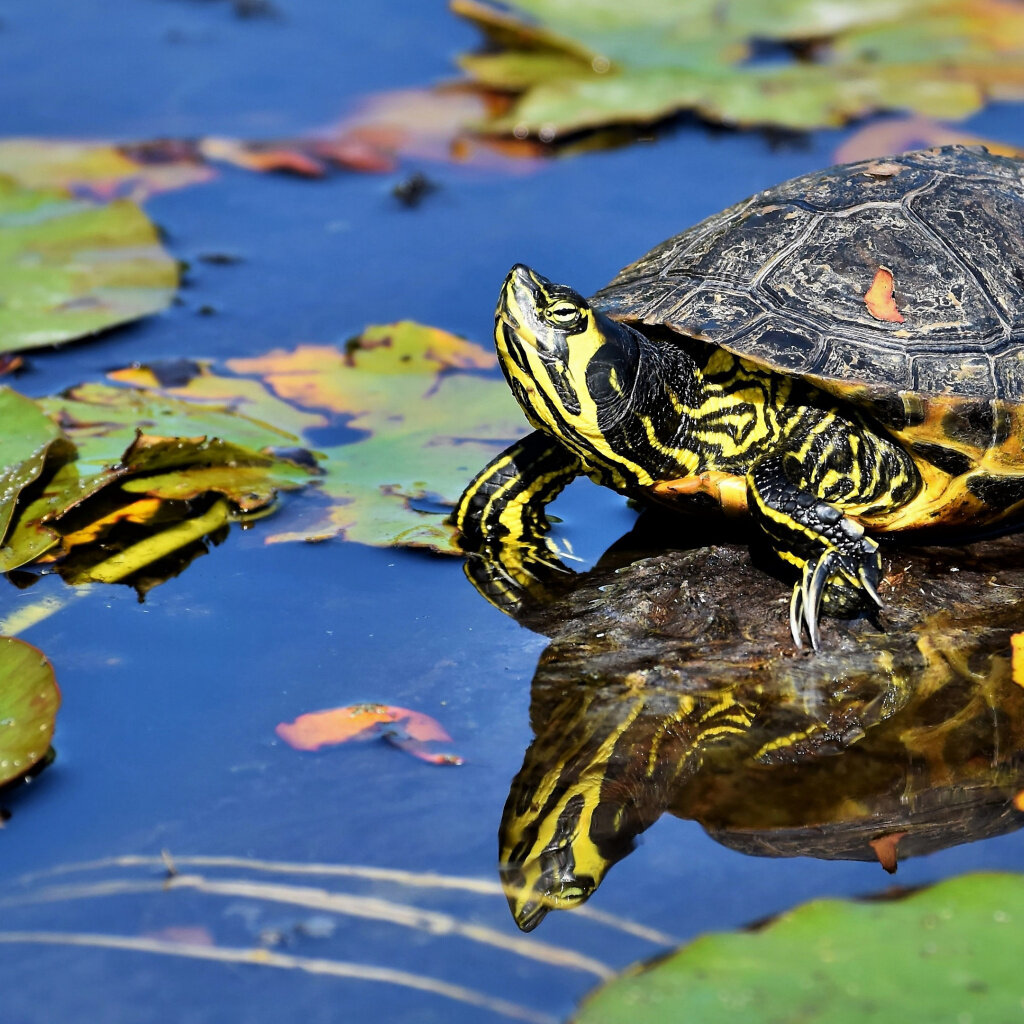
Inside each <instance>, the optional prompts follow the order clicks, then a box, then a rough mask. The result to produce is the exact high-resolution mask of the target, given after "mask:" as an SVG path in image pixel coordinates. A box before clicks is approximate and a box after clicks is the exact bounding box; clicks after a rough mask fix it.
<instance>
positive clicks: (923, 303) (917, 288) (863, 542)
mask: <svg viewBox="0 0 1024 1024" xmlns="http://www.w3.org/2000/svg"><path fill="white" fill-rule="evenodd" d="M494 337H495V343H496V345H497V350H498V357H499V361H500V363H501V367H502V370H503V371H504V373H505V376H506V378H507V380H508V383H509V386H510V387H511V389H512V392H513V394H514V395H515V397H516V398H517V400H518V401H519V403H520V405H521V406H522V408H523V410H524V412H525V413H526V417H527V419H528V420H529V422H530V425H531V426H532V427H534V431H533V433H531V434H529V435H527V436H526V437H524V438H523V439H522V440H521V441H518V442H516V443H515V444H514V445H512V446H511V447H510V448H508V449H507V450H506V451H505V452H503V453H502V454H501V455H499V456H498V458H496V459H495V460H494V461H492V462H491V463H490V465H488V466H487V467H486V468H485V469H483V470H482V471H481V472H480V473H479V474H478V475H477V477H476V478H475V479H474V480H473V481H472V482H471V483H470V484H469V486H468V487H467V489H466V491H465V493H464V494H463V496H462V498H461V500H460V502H459V505H458V508H457V509H456V512H455V522H456V524H457V525H458V527H459V529H460V531H461V533H462V536H463V546H464V548H465V550H466V551H467V552H472V553H473V556H474V557H472V558H471V559H470V561H469V562H468V563H467V570H468V571H469V574H470V577H471V579H473V581H474V582H475V583H476V585H477V586H478V588H479V589H480V590H481V591H482V592H483V593H484V594H485V596H487V597H488V598H489V599H490V600H492V601H493V602H494V603H496V604H498V605H499V607H502V608H505V609H506V610H509V611H512V612H513V613H514V611H515V606H516V605H517V603H518V602H519V601H520V600H521V598H522V595H523V592H524V591H527V590H529V589H530V588H531V587H533V586H534V585H535V584H536V583H537V582H543V579H544V577H545V575H547V574H550V572H551V571H553V568H557V566H558V556H557V552H556V551H555V550H554V548H553V546H552V545H550V544H547V543H545V541H544V538H543V534H544V526H545V519H544V509H545V507H546V505H547V504H548V503H549V502H550V501H551V500H552V499H553V498H554V497H555V496H556V495H557V494H558V492H559V491H560V490H561V489H562V488H563V487H564V486H565V485H566V483H568V482H569V481H570V480H571V479H573V478H574V477H576V476H578V475H580V474H586V475H588V476H590V477H592V478H593V479H594V480H596V481H597V482H599V483H601V484H605V485H607V486H609V487H611V488H613V489H615V490H617V491H619V492H621V493H624V494H628V495H631V496H633V497H638V498H656V499H671V497H672V496H673V495H675V494H678V493H680V492H681V493H683V494H693V493H702V494H705V495H707V496H708V497H710V498H711V499H713V500H714V501H717V502H718V503H719V504H721V505H722V506H723V507H725V508H727V509H730V508H731V509H737V510H738V509H744V510H748V511H749V515H750V518H751V519H752V521H753V522H754V524H755V525H756V527H757V529H758V530H759V531H760V534H761V536H762V538H763V539H764V540H765V541H766V542H767V543H768V544H769V545H770V547H771V548H772V550H773V551H774V552H775V554H776V555H777V556H778V558H779V559H781V560H782V562H783V563H786V564H788V566H789V567H790V569H791V570H792V571H793V573H794V574H795V575H796V576H797V577H798V578H797V581H796V583H795V584H794V587H793V591H792V598H791V601H790V614H789V621H790V627H791V630H792V635H793V640H794V641H795V643H796V644H797V646H800V645H801V643H802V637H803V635H804V634H805V633H806V635H807V637H808V638H809V639H810V642H811V645H812V646H813V647H814V648H818V647H819V623H818V619H819V613H820V612H821V611H827V612H829V613H834V614H838V615H849V614H852V613H854V612H856V611H858V610H859V609H861V608H863V607H865V606H870V603H871V602H875V603H878V602H879V601H880V598H879V594H878V586H879V581H880V579H881V575H882V563H881V559H880V557H879V551H878V543H877V541H876V540H875V539H874V536H875V535H879V534H886V533H892V532H896V531H906V530H916V529H919V528H921V527H926V526H935V525H941V526H943V527H946V528H956V529H964V528H973V527H976V526H978V525H979V524H991V523H995V522H997V521H1006V520H1008V519H1011V518H1014V519H1016V518H1019V516H1020V513H1021V511H1022V510H1024V454H1022V450H1021V446H1022V438H1024V164H1021V163H1020V162H1019V161H1015V160H1011V159H1008V158H1005V157H999V156H993V155H991V154H989V153H987V152H986V151H985V150H983V149H980V148H978V149H965V148H963V147H949V148H947V149H941V150H931V151H928V152H920V153H910V154H906V155H904V156H900V157H892V158H890V159H887V160H883V161H879V160H872V161H863V162H860V163H855V164H846V165H843V166H840V167H834V168H831V169H829V170H826V171H822V172H818V173H815V174H809V175H805V176H804V177H801V178H796V179H793V180H792V181H788V182H784V183H783V184H781V185H777V186H775V187H774V188H771V189H769V190H767V191H765V192H761V193H759V194H757V195H755V196H752V197H750V198H749V199H747V200H745V201H743V202H741V203H739V204H737V205H736V206H734V207H731V208H730V209H728V210H725V211H723V212H722V213H719V214H715V215H714V216H712V217H709V218H708V219H707V220H705V221H704V222H703V223H701V224H698V225H697V226H696V227H693V228H691V229H689V230H688V231H685V232H683V233H682V234H681V235H677V236H676V237H674V238H670V239H669V240H668V241H666V242H664V243H662V244H661V245H659V246H657V247H656V248H654V249H652V250H651V251H650V252H649V253H648V254H647V255H646V256H644V257H642V258H641V259H639V260H638V261H637V262H635V263H633V264H632V265H631V266H628V267H626V268H625V269H624V270H623V271H622V272H621V273H619V275H618V276H617V277H616V278H615V279H614V280H613V281H612V282H611V283H610V284H609V285H607V286H606V287H605V288H603V289H602V290H601V291H600V292H598V293H597V295H596V296H594V298H593V299H592V300H591V301H589V302H588V301H587V300H586V299H584V298H583V297H582V296H580V295H579V294H578V293H577V292H575V291H573V290H572V289H571V288H568V287H566V286H564V285H560V284H556V283H554V282H551V281H549V280H547V279H546V278H544V277H542V276H541V275H539V274H537V273H535V272H534V271H532V270H531V269H529V268H528V267H525V266H522V265H519V266H516V267H514V268H513V269H512V271H511V273H510V274H509V275H508V277H507V279H506V281H505V285H504V287H503V289H502V292H501V296H500V298H499V302H498V308H497V313H496V322H495V333H494Z"/></svg>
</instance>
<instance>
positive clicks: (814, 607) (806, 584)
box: [789, 549, 839, 651]
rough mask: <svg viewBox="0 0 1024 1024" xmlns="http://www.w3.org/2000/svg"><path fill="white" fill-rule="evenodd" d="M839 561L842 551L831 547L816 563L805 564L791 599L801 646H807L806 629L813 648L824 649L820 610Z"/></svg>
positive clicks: (793, 622)
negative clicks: (819, 617) (804, 636)
mask: <svg viewBox="0 0 1024 1024" xmlns="http://www.w3.org/2000/svg"><path fill="white" fill-rule="evenodd" d="M838 560H839V552H837V551H836V550H835V549H831V550H829V551H826V552H825V553H824V554H823V555H822V556H821V558H819V559H818V560H817V561H816V562H805V563H804V571H803V574H802V576H801V578H800V580H799V581H798V582H797V583H796V585H795V586H794V587H793V596H792V597H791V598H790V601H789V629H790V632H791V633H792V634H793V641H794V642H795V643H796V645H797V647H800V648H802V647H803V632H804V629H805V628H806V630H807V636H808V638H809V639H810V641H811V647H812V648H813V649H814V650H816V651H817V650H820V649H821V633H820V632H819V630H818V613H819V612H820V610H821V599H822V597H823V596H824V594H825V586H826V584H827V583H828V578H829V576H831V575H832V574H833V572H834V571H835V569H836V563H837V561H838Z"/></svg>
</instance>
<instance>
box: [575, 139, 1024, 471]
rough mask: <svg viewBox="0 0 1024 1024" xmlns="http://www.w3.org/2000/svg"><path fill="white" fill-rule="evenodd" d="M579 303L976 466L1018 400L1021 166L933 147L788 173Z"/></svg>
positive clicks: (980, 153)
mask: <svg viewBox="0 0 1024 1024" xmlns="http://www.w3.org/2000/svg"><path fill="white" fill-rule="evenodd" d="M592 301H593V303H594V304H595V305H596V306H597V307H598V308H601V309H603V310H605V311H606V312H607V313H609V314H610V315H611V316H613V317H614V318H616V319H619V320H625V321H628V322H631V323H633V324H635V325H636V326H640V327H642V326H643V325H647V326H664V327H670V328H672V329H673V330H675V331H677V332H679V333H680V334H683V335H688V336H690V337H693V338H698V339H702V340H704V341H706V342H709V343H711V344H714V345H719V346H722V347H723V348H726V349H728V350H730V351H731V352H734V353H736V354H738V355H741V356H743V357H745V358H747V359H750V360H752V361H754V362H757V363H759V364H761V365H764V366H767V367H770V368H772V369H774V370H778V371H780V372H783V373H787V374H793V375H796V376H801V377H805V378H808V379H809V380H811V381H812V382H813V383H814V384H815V385H817V386H818V387H821V388H822V389H824V390H825V391H828V392H830V393H832V394H834V395H838V396H840V397H841V398H843V399H845V400H851V401H855V402H857V403H859V404H861V405H866V406H869V407H870V408H871V411H872V413H873V414H874V415H875V416H876V417H877V418H879V419H880V420H881V421H882V422H883V424H884V425H885V426H886V427H887V428H889V429H890V430H892V431H894V432H896V433H900V432H904V431H906V430H907V428H913V427H915V426H916V427H918V428H919V429H918V430H916V431H912V433H913V434H916V435H917V438H918V440H919V441H920V443H921V444H922V445H924V444H926V443H927V442H928V441H929V440H935V441H937V442H942V443H945V442H947V441H952V442H953V452H954V454H953V455H952V456H951V458H952V460H953V462H954V463H955V462H956V452H955V449H956V448H958V447H963V448H964V449H965V451H966V452H967V453H968V454H967V455H965V460H966V459H968V458H969V460H970V462H971V463H973V464H975V465H977V463H978V461H979V460H978V458H977V453H979V452H981V451H985V450H991V449H993V448H997V447H998V446H999V445H1000V444H1002V443H1004V442H1005V441H1006V440H1007V438H1008V437H1009V436H1010V434H1011V432H1012V431H1011V425H1010V423H1009V422H1008V421H1009V420H1015V419H1016V418H1017V413H1018V412H1019V410H1018V408H1017V407H1018V406H1022V405H1024V163H1021V162H1020V161H1017V160H1013V159H1009V158H1006V157H1000V156H994V155H993V154H991V153H989V152H988V151H987V150H985V149H983V148H980V147H971V148H967V147H962V146H951V147H946V148H942V149H933V150H927V151H922V152H916V153H908V154H905V155H903V156H899V157H891V158H886V159H884V160H866V161H862V162H859V163H852V164H844V165H841V166H838V167H832V168H830V169H827V170H824V171H821V172H817V173H814V174H808V175H804V176H803V177H800V178H794V179H792V180H791V181H787V182H784V183H783V184H781V185H777V186H775V187H774V188H770V189H768V190H766V191H764V192H759V193H758V194H757V195H754V196H751V197H750V198H749V199H747V200H745V201H743V202H741V203H738V204H737V205H736V206H733V207H731V208H730V209H728V210H725V211H723V212H722V213H718V214H715V215H714V216H712V217H709V218H708V219H707V220H705V221H703V222H702V223H700V224H698V225H697V226H696V227H693V228H691V229H690V230H689V231H684V232H683V233H682V234H680V235H676V236H675V237H674V238H670V239H669V240H668V241H666V242H663V243H662V244H661V245H659V246H657V247H656V248H654V249H652V250H651V251H650V252H649V253H648V254H647V255H646V256H644V257H643V258H641V259H640V260H638V261H637V262H635V263H633V264H631V265H630V266H628V267H626V268H625V269H624V270H622V271H621V272H620V273H619V274H618V275H617V276H616V278H615V279H614V280H613V281H612V282H611V283H610V284H609V285H608V286H607V287H605V288H604V289H602V290H601V291H600V292H598V293H597V295H595V296H594V297H593V300H592ZM1007 410H1009V415H1008V414H1007ZM1018 447H1019V446H1018ZM1012 461H1013V462H1014V463H1015V464H1016V465H1017V466H1020V465H1021V453H1020V451H1014V452H1013V453H1012ZM950 469H951V471H955V470H957V469H961V470H963V469H966V461H965V464H964V465H963V466H956V465H953V466H951V467H950Z"/></svg>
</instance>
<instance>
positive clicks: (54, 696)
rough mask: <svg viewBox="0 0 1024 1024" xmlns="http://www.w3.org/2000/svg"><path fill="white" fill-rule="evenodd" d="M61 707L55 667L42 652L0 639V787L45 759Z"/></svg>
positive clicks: (9, 640) (15, 641)
mask: <svg viewBox="0 0 1024 1024" xmlns="http://www.w3.org/2000/svg"><path fill="white" fill-rule="evenodd" d="M59 707H60V691H59V690H58V689H57V682H56V680H55V679H54V676H53V668H52V667H51V666H50V663H49V662H48V661H47V660H46V658H45V657H44V656H43V655H42V653H41V652H40V651H38V650H37V649H36V648H35V647H33V646H32V645H31V644H27V643H25V642H24V641H23V640H15V639H13V638H12V637H9V636H5V637H0V786H2V785H4V784H5V783H8V782H11V781H12V780H14V779H17V778H19V777H20V776H22V775H24V774H25V773H26V772H27V771H29V770H30V769H31V768H32V767H33V766H34V765H36V764H38V763H39V762H40V761H41V760H42V759H43V758H44V757H45V756H46V754H47V751H48V750H49V749H50V740H51V739H52V738H53V726H54V721H55V719H56V717H57V708H59Z"/></svg>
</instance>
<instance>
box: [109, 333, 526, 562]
mask: <svg viewBox="0 0 1024 1024" xmlns="http://www.w3.org/2000/svg"><path fill="white" fill-rule="evenodd" d="M496 365H497V361H496V359H495V357H494V355H493V353H491V352H490V351H485V350H484V349H483V348H481V347H480V346H479V345H476V344H473V343H471V342H469V341H466V340H464V339H462V338H458V337H456V336H455V335H452V334H449V333H447V332H446V331H442V330H438V329H437V328H432V327H425V326H423V325H421V324H415V323H410V322H403V323H398V324H390V325H385V326H380V327H371V328H368V329H367V330H366V331H365V332H364V333H363V334H362V336H361V337H359V338H356V339H354V340H353V341H350V342H349V343H348V344H347V346H346V347H345V349H344V351H339V350H338V349H337V348H334V347H331V346H317V345H303V346H301V347H299V348H298V349H295V350H294V351H291V352H285V351H276V352H271V353H270V354H268V355H266V356H261V357H258V358H254V359H234V360H231V361H230V362H229V363H228V366H229V368H230V369H231V370H232V371H234V372H236V373H242V374H251V375H257V376H258V377H259V378H260V380H259V381H254V380H247V379H244V378H240V379H232V378H230V377H225V376H217V375H214V374H211V373H208V372H202V373H198V374H197V375H196V376H194V377H193V378H192V379H191V380H189V381H187V382H186V383H184V384H178V385H176V386H171V387H168V388H164V389H163V390H164V391H165V392H166V393H167V394H169V395H173V396H178V397H180V398H185V399H203V400H206V399H210V398H212V399H214V400H217V401H220V402H224V401H230V400H231V395H232V394H234V395H235V399H234V403H233V404H234V406H235V407H236V408H237V409H239V410H240V411H242V412H245V413H247V414H248V415H250V416H255V417H259V419H261V420H265V421H267V422H272V423H285V422H288V423H290V424H291V426H292V428H293V429H294V428H296V427H301V428H302V429H303V432H304V442H305V444H306V445H308V446H309V447H311V448H315V449H317V450H318V452H319V453H320V454H321V455H322V456H323V462H322V467H323V470H324V475H323V476H322V477H320V478H319V479H318V480H317V482H316V486H317V488H319V489H320V491H321V492H322V494H323V495H324V496H325V497H326V499H327V502H326V503H320V504H319V505H317V506H315V507H311V508H307V509H306V514H305V518H304V519H303V521H302V522H301V523H297V524H295V525H294V526H293V527H292V528H290V529H286V530H283V531H281V532H279V533H277V534H274V535H271V536H270V537H269V538H268V540H269V541H280V540H322V539H325V538H328V537H344V538H346V539H348V540H354V541H358V542H360V543H363V544H373V545H378V546H383V545H405V546H410V547H428V548H432V549H434V550H436V551H442V552H455V551H456V550H457V548H456V546H455V539H454V538H455V531H454V528H453V527H452V526H451V525H449V524H448V523H447V522H446V521H445V519H446V516H447V513H448V512H449V511H450V508H451V507H452V506H453V505H454V503H455V501H456V500H457V499H458V496H459V494H460V493H461V492H462V489H463V487H465V485H466V483H467V482H468V480H469V479H470V478H471V477H472V475H473V474H474V473H475V472H476V471H477V470H478V469H479V468H480V467H481V466H483V465H484V464H486V463H487V462H488V461H489V460H490V459H491V458H493V457H494V455H496V454H497V453H498V451H500V449H501V448H502V447H503V446H504V445H505V444H506V443H507V442H508V441H509V440H510V439H511V438H513V437H515V436H517V435H518V434H521V433H522V432H523V429H524V425H523V422H522V413H521V412H520V411H519V408H518V406H516V404H515V401H514V400H513V398H512V396H511V394H510V393H509V390H508V388H507V387H506V386H505V385H504V384H503V383H502V382H501V381H499V380H498V379H496V378H494V377H491V376H484V375H483V374H482V372H481V371H487V370H492V369H494V368H496ZM146 373H147V371H145V370H143V371H141V374H142V375H141V376H140V375H139V371H130V372H129V376H130V379H133V380H135V381H138V382H140V383H142V382H143V381H144V380H145V379H146V377H145V375H146ZM118 376H119V377H121V379H125V375H124V374H118ZM148 379H150V380H152V381H153V382H154V383H157V381H156V379H155V378H152V377H149V378H148ZM337 428H345V429H347V431H348V432H350V433H351V435H352V436H351V439H349V440H347V443H335V444H328V445H324V444H322V443H320V441H319V439H320V437H322V436H323V433H322V432H326V430H330V429H333V430H335V431H336V430H337Z"/></svg>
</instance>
